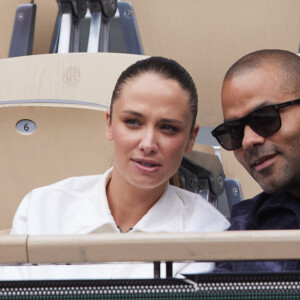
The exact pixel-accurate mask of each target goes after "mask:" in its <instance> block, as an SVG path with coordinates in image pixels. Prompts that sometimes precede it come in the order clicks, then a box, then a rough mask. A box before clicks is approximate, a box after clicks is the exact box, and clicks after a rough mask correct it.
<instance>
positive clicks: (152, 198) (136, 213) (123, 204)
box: [106, 169, 167, 232]
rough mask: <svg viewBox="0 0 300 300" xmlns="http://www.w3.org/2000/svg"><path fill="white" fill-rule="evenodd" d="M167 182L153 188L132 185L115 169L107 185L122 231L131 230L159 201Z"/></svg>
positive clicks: (117, 223) (107, 192)
mask: <svg viewBox="0 0 300 300" xmlns="http://www.w3.org/2000/svg"><path fill="white" fill-rule="evenodd" d="M166 186H167V183H166V184H164V185H163V186H159V187H156V188H153V189H142V188H137V187H135V186H133V185H131V184H130V183H129V182H127V181H126V180H124V178H123V177H122V176H121V175H120V174H119V172H117V171H116V170H115V169H113V171H112V176H111V179H110V181H109V183H108V184H107V186H106V194H107V200H108V205H109V208H110V211H111V213H112V216H113V218H114V220H115V223H116V225H117V226H118V227H119V229H120V230H121V232H127V231H129V230H130V229H131V228H132V227H134V225H135V224H136V223H137V222H138V221H139V220H140V219H141V218H142V217H143V216H144V215H145V214H146V213H147V212H148V211H149V209H150V208H151V207H152V206H153V205H154V204H155V203H156V202H157V201H158V199H159V198H160V197H161V195H162V194H163V193H164V191H165V189H166Z"/></svg>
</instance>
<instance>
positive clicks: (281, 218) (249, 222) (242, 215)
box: [215, 192, 300, 272]
mask: <svg viewBox="0 0 300 300" xmlns="http://www.w3.org/2000/svg"><path fill="white" fill-rule="evenodd" d="M299 228H300V199H299V198H296V197H294V196H293V195H291V194H289V193H286V192H277V193H275V194H267V193H265V192H263V193H261V194H259V195H257V196H256V197H254V198H252V199H249V200H245V201H242V202H240V203H238V204H236V205H234V206H233V207H232V211H231V227H230V229H229V230H267V229H271V230H275V229H299ZM270 251H272V249H270ZM293 270H300V261H299V260H280V261H228V262H219V263H217V264H216V269H215V272H251V271H253V272H280V271H293Z"/></svg>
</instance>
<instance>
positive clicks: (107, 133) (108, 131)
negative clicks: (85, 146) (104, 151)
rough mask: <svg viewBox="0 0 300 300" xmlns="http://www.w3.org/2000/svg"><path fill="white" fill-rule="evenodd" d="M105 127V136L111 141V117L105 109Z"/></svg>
mask: <svg viewBox="0 0 300 300" xmlns="http://www.w3.org/2000/svg"><path fill="white" fill-rule="evenodd" d="M105 116H106V127H105V136H106V138H107V139H108V140H109V141H111V140H112V139H113V135H112V131H111V118H110V111H109V110H107V111H106V114H105Z"/></svg>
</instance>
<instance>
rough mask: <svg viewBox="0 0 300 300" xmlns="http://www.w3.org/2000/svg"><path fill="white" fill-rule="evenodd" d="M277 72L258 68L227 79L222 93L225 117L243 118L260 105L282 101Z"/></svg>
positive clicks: (228, 118) (226, 118) (229, 118)
mask: <svg viewBox="0 0 300 300" xmlns="http://www.w3.org/2000/svg"><path fill="white" fill-rule="evenodd" d="M277 74H278V73H277ZM277 74H276V73H275V74H274V73H273V72H271V71H270V69H268V68H257V69H255V70H254V69H252V70H251V71H249V72H248V73H244V74H239V75H237V76H233V77H231V78H228V79H227V80H225V81H224V83H223V87H222V95H221V98H222V109H223V115H224V119H225V120H226V121H228V120H231V119H236V118H241V117H243V116H245V115H247V114H248V113H250V112H252V111H253V110H255V109H257V108H259V107H263V106H265V105H268V104H273V103H279V102H281V100H280V99H281V98H282V95H283V94H282V92H281V90H280V85H279V83H278V80H279V79H278V75H277Z"/></svg>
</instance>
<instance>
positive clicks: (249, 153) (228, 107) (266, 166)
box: [222, 66, 300, 197]
mask: <svg viewBox="0 0 300 300" xmlns="http://www.w3.org/2000/svg"><path fill="white" fill-rule="evenodd" d="M278 72H279V71H278V69H277V68H275V67H272V66H264V67H260V68H258V69H254V70H251V71H249V72H247V73H245V74H242V75H237V76H236V77H233V78H230V79H228V80H226V81H225V82H224V84H223V88H222V108H223V114H224V120H225V121H229V120H234V119H238V118H241V117H244V116H246V115H247V114H249V113H250V112H252V111H253V110H254V109H256V108H258V107H261V106H265V105H268V104H278V103H283V102H286V101H289V100H294V99H295V98H297V97H296V96H295V95H293V94H292V93H283V92H282V91H281V90H280V82H279V79H278ZM280 116H281V121H282V126H281V128H280V130H279V131H277V132H275V133H274V134H272V135H271V136H268V137H262V136H260V135H258V134H257V133H255V132H254V131H253V130H252V129H251V128H250V127H249V126H246V127H245V130H244V138H243V142H242V147H241V148H239V149H237V150H235V151H234V155H235V157H236V158H237V160H238V161H239V162H240V163H241V164H242V165H243V166H244V167H245V168H246V170H247V171H248V172H249V173H250V174H251V175H252V177H253V178H254V179H255V180H256V181H257V182H258V183H259V184H260V186H261V187H262V189H263V190H265V191H266V192H267V193H273V192H276V191H278V190H287V191H289V192H291V193H293V194H294V195H296V196H298V197H300V105H299V104H297V105H293V106H289V107H286V108H282V109H280Z"/></svg>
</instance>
